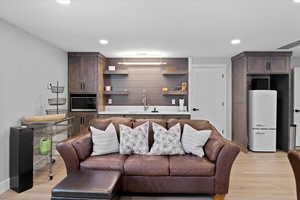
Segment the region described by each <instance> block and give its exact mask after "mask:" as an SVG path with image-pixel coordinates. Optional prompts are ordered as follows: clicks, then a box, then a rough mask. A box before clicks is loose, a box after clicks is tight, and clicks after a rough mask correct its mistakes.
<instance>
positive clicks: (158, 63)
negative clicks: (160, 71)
mask: <svg viewBox="0 0 300 200" xmlns="http://www.w3.org/2000/svg"><path fill="white" fill-rule="evenodd" d="M118 64H119V65H166V64H167V63H166V62H119V63H118Z"/></svg>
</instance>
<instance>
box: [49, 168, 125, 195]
mask: <svg viewBox="0 0 300 200" xmlns="http://www.w3.org/2000/svg"><path fill="white" fill-rule="evenodd" d="M120 176H121V173H120V172H119V171H101V170H97V171H96V170H95V171H75V172H72V173H70V174H69V175H68V176H67V177H66V178H64V179H63V180H62V181H61V182H60V183H59V184H57V185H56V186H55V187H54V188H53V189H52V196H51V199H52V200H79V199H81V200H99V199H100V200H104V199H118V194H117V193H118V189H119V179H120Z"/></svg>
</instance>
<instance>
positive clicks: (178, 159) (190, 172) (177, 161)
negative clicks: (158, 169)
mask: <svg viewBox="0 0 300 200" xmlns="http://www.w3.org/2000/svg"><path fill="white" fill-rule="evenodd" d="M169 160H170V175H171V176H214V174H215V164H214V163H212V162H210V161H209V160H207V159H206V158H201V157H198V156H193V155H184V156H170V157H169Z"/></svg>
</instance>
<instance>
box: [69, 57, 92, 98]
mask: <svg viewBox="0 0 300 200" xmlns="http://www.w3.org/2000/svg"><path fill="white" fill-rule="evenodd" d="M68 60H69V92H70V93H97V91H98V54H97V53H69V58H68Z"/></svg>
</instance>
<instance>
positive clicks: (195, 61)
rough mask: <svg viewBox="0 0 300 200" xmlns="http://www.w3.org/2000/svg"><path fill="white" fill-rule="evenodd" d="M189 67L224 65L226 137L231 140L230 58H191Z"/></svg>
mask: <svg viewBox="0 0 300 200" xmlns="http://www.w3.org/2000/svg"><path fill="white" fill-rule="evenodd" d="M190 65H225V66H226V78H227V83H226V88H227V91H226V98H227V99H226V101H227V102H226V112H227V113H226V116H227V117H226V137H227V138H228V139H231V138H232V132H231V113H232V111H231V102H232V100H231V99H232V98H231V59H230V58H203V57H192V58H190Z"/></svg>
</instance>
